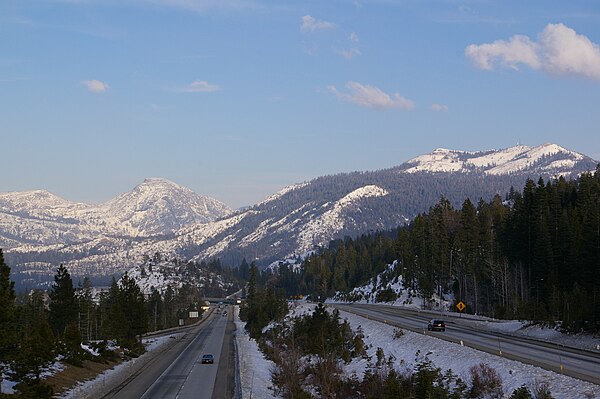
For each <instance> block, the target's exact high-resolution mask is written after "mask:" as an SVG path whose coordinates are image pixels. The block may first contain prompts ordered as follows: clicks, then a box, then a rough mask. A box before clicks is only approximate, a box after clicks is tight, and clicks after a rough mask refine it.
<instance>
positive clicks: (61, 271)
mask: <svg viewBox="0 0 600 399" xmlns="http://www.w3.org/2000/svg"><path fill="white" fill-rule="evenodd" d="M76 322H77V302H76V301H75V290H74V289H73V281H72V280H71V275H70V274H69V271H68V270H67V268H66V267H64V266H63V265H62V264H61V265H60V267H59V268H58V270H57V271H56V275H55V276H54V285H53V286H52V288H51V289H50V325H51V326H52V329H53V330H54V334H55V335H56V336H57V337H62V336H63V334H64V333H65V329H66V327H67V325H69V323H76Z"/></svg>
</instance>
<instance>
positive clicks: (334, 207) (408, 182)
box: [0, 144, 597, 284]
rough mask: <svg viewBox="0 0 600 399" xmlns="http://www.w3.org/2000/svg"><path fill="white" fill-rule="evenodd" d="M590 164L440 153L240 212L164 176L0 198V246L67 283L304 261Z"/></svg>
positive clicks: (14, 259)
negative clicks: (167, 265) (62, 271)
mask: <svg viewBox="0 0 600 399" xmlns="http://www.w3.org/2000/svg"><path fill="white" fill-rule="evenodd" d="M596 165H597V162H596V161H594V160H593V159H591V158H589V157H586V156H584V155H582V154H578V153H575V152H572V151H569V150H566V149H564V148H562V147H560V146H557V145H554V144H544V145H541V146H538V147H525V146H517V147H512V148H507V149H503V150H499V151H486V152H465V151H451V150H435V151H433V152H432V153H430V154H426V155H422V156H420V157H417V158H414V159H412V160H410V161H408V162H406V163H405V164H402V165H400V166H397V167H394V168H390V169H385V170H379V171H372V172H353V173H344V174H338V175H334V176H323V177H319V178H316V179H314V180H311V181H309V182H304V183H301V184H296V185H292V186H289V187H285V188H284V189H282V190H281V191H279V192H278V193H275V194H273V195H271V196H269V197H268V198H266V199H265V200H264V201H262V202H260V203H258V204H256V205H254V206H251V207H248V208H245V209H243V210H238V211H235V212H229V213H228V208H226V207H225V206H224V205H223V204H221V203H219V202H217V201H215V200H211V199H209V198H207V197H199V196H197V195H195V194H194V193H193V192H191V191H190V190H188V189H185V188H183V187H180V186H177V185H176V184H175V183H172V182H169V181H166V180H163V179H148V180H146V181H145V182H144V183H142V184H141V185H139V186H138V187H136V188H135V189H134V190H132V191H131V192H129V193H126V194H123V195H122V196H120V197H118V198H116V199H114V200H112V201H109V202H107V203H105V204H102V205H100V206H98V207H93V206H90V205H86V204H78V203H71V202H68V201H66V200H62V199H60V198H58V197H55V196H52V195H51V194H49V193H46V192H43V191H39V192H38V191H36V192H30V193H8V194H0V247H3V248H4V249H5V252H6V257H7V260H9V262H11V265H14V266H16V268H15V270H17V271H19V272H24V273H27V278H29V279H31V281H30V284H35V283H36V279H41V278H42V277H41V276H44V275H46V276H47V275H48V274H50V272H49V270H50V269H51V268H52V267H55V266H56V265H58V264H59V263H61V262H62V263H64V264H66V265H67V266H68V267H69V268H70V269H71V271H72V273H73V274H76V275H83V274H92V275H110V274H112V273H120V272H124V271H125V270H128V269H129V268H131V267H134V266H136V265H139V264H140V263H141V262H142V260H143V259H144V257H147V256H148V255H153V254H155V253H156V252H158V253H160V254H164V255H165V256H168V257H178V258H182V259H193V260H196V261H198V260H203V259H209V258H213V257H219V258H221V259H222V261H223V263H224V264H228V265H233V266H236V265H238V264H239V262H241V260H242V259H243V258H246V259H247V260H248V261H251V260H257V261H258V262H259V264H261V265H263V266H266V265H268V264H270V263H272V262H276V261H278V260H281V259H289V258H292V259H293V258H300V257H302V256H303V255H305V254H306V253H307V252H310V251H312V250H314V249H315V248H317V247H319V246H323V245H327V244H328V243H329V241H331V240H333V239H336V238H343V237H344V236H351V237H354V236H357V235H360V234H363V233H367V232H369V231H375V230H387V229H392V228H395V227H397V226H399V225H402V224H404V223H406V222H408V221H409V220H411V219H412V218H414V217H415V216H416V215H417V214H418V213H420V212H425V211H427V210H428V209H429V207H431V206H433V205H434V204H435V203H436V202H437V201H439V199H440V197H441V196H444V197H445V198H447V199H449V200H450V202H451V203H452V204H454V205H455V206H460V205H461V204H462V202H463V201H464V200H465V198H466V197H469V198H471V200H472V201H475V202H476V201H478V200H479V199H480V198H483V199H486V200H489V199H491V197H493V196H494V195H495V194H500V195H502V196H503V195H504V194H506V193H507V192H508V191H509V190H510V188H511V187H514V188H515V189H517V190H520V189H521V188H522V187H523V186H524V184H525V181H526V179H527V178H532V179H534V180H537V179H538V178H539V177H540V176H542V177H544V178H545V179H548V178H552V177H555V176H557V175H559V174H562V175H565V176H567V177H573V176H577V175H579V174H580V173H582V172H584V171H587V170H595V168H596Z"/></svg>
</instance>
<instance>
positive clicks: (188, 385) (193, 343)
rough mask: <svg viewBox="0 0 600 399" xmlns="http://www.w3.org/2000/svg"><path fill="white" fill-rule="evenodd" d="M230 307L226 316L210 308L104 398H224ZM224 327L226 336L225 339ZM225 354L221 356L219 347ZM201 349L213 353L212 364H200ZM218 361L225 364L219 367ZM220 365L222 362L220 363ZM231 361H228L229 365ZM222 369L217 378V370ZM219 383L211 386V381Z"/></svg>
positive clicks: (227, 377) (228, 355)
mask: <svg viewBox="0 0 600 399" xmlns="http://www.w3.org/2000/svg"><path fill="white" fill-rule="evenodd" d="M231 313H232V312H231V311H229V312H228V315H227V316H225V317H224V316H223V315H222V313H217V312H213V313H212V314H211V315H210V316H209V317H208V319H207V320H206V321H205V322H203V323H202V324H200V325H199V326H197V327H194V328H193V329H190V330H189V331H188V332H187V333H186V335H185V336H184V337H183V338H182V339H181V340H180V341H179V342H178V343H177V344H175V345H174V346H173V347H171V348H170V349H169V350H168V351H166V352H164V353H162V354H161V355H160V356H157V357H156V358H155V359H154V360H153V361H152V362H150V363H149V364H148V365H147V366H146V367H144V368H143V369H142V370H141V371H140V372H139V373H137V375H134V376H133V378H131V379H130V380H128V381H127V383H126V384H123V385H122V386H120V387H118V389H117V390H115V391H113V392H111V393H110V394H109V395H106V396H105V398H116V399H130V398H144V399H168V398H181V399H185V398H195V399H210V398H218V399H220V398H225V397H227V396H229V395H228V393H227V391H228V389H227V388H228V387H227V381H229V376H228V375H227V373H228V369H229V368H230V366H229V363H231V362H230V357H231V354H230V353H229V350H228V348H229V346H228V341H231V328H227V327H228V325H229V327H231V324H233V323H232V322H231ZM226 329H227V330H228V334H227V336H228V339H227V340H225V336H226ZM223 348H225V352H226V353H225V355H224V356H223V358H222V357H221V352H222V349H223ZM205 353H210V354H212V355H213V356H214V359H215V362H214V364H202V363H201V358H202V355H203V354H205ZM221 362H225V363H227V367H219V364H220V363H221ZM222 366H223V365H222ZM232 366H233V365H231V367H232ZM218 372H219V373H220V374H221V373H225V375H224V376H223V375H220V376H219V378H218V379H217V373H218ZM216 381H219V385H218V386H215V382H216Z"/></svg>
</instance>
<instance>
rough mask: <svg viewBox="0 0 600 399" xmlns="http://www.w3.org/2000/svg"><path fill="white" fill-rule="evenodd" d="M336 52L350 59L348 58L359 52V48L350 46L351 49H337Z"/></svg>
mask: <svg viewBox="0 0 600 399" xmlns="http://www.w3.org/2000/svg"><path fill="white" fill-rule="evenodd" d="M337 53H338V54H339V55H341V56H342V57H344V58H345V59H347V60H350V59H352V58H354V57H356V56H357V55H360V54H361V53H360V50H359V49H357V48H351V49H347V50H339V51H337Z"/></svg>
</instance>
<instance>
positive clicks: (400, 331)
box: [392, 328, 404, 339]
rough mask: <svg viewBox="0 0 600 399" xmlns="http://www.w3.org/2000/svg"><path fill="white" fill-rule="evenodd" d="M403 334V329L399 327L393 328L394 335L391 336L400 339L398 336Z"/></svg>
mask: <svg viewBox="0 0 600 399" xmlns="http://www.w3.org/2000/svg"><path fill="white" fill-rule="evenodd" d="M403 335H404V330H403V329H401V328H394V335H393V336H392V338H393V339H400V337H402V336H403Z"/></svg>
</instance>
